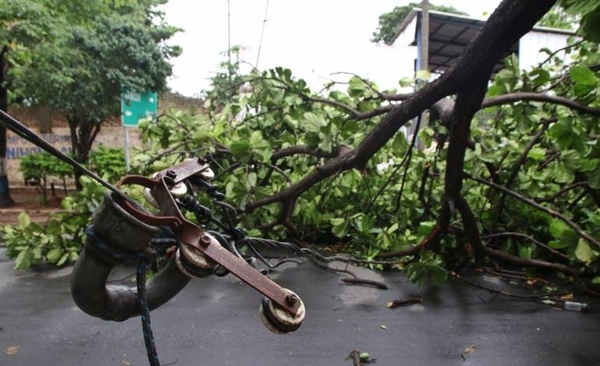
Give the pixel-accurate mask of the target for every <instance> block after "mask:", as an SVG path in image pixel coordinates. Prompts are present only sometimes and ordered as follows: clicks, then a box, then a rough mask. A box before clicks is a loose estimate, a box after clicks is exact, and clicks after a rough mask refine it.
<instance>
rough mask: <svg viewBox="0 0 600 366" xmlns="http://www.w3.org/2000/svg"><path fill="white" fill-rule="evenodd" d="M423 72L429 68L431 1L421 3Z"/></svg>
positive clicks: (426, 0) (425, 0)
mask: <svg viewBox="0 0 600 366" xmlns="http://www.w3.org/2000/svg"><path fill="white" fill-rule="evenodd" d="M421 10H422V13H421V57H420V58H421V65H419V66H420V69H421V70H428V68H429V0H423V1H422V3H421Z"/></svg>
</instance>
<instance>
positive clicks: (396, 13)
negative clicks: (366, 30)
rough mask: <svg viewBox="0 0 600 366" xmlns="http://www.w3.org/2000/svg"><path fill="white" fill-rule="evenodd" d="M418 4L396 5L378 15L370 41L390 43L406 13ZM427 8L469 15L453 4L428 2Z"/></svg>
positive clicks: (417, 6)
mask: <svg viewBox="0 0 600 366" xmlns="http://www.w3.org/2000/svg"><path fill="white" fill-rule="evenodd" d="M420 6H421V3H410V4H408V5H404V6H396V7H395V8H394V9H393V10H392V11H390V12H389V13H385V14H382V15H380V16H379V26H378V27H377V29H376V30H375V32H373V38H371V42H373V43H379V42H383V43H384V44H387V45H390V44H392V43H393V42H394V40H395V39H396V36H397V35H398V30H399V29H400V25H401V24H402V22H403V21H404V19H405V18H406V16H407V15H408V13H410V11H411V10H412V9H414V8H419V7H420ZM429 8H430V9H431V10H437V11H442V12H444V13H452V14H458V15H469V14H467V13H465V12H463V11H460V10H457V9H455V8H454V7H453V6H446V5H434V4H430V5H429Z"/></svg>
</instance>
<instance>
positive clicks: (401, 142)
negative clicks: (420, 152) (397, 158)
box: [392, 131, 408, 155]
mask: <svg viewBox="0 0 600 366" xmlns="http://www.w3.org/2000/svg"><path fill="white" fill-rule="evenodd" d="M392 149H393V150H394V153H395V154H396V155H402V154H404V153H405V152H406V150H408V141H406V136H404V133H402V131H398V132H397V133H396V136H395V137H394V140H393V141H392Z"/></svg>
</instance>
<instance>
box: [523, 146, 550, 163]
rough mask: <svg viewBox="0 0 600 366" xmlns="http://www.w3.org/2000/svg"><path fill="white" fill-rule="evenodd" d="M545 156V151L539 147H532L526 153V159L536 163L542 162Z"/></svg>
mask: <svg viewBox="0 0 600 366" xmlns="http://www.w3.org/2000/svg"><path fill="white" fill-rule="evenodd" d="M545 156H546V150H545V149H542V148H541V147H534V148H532V149H531V150H529V152H528V153H527V157H528V158H531V159H533V160H536V161H541V160H544V157H545Z"/></svg>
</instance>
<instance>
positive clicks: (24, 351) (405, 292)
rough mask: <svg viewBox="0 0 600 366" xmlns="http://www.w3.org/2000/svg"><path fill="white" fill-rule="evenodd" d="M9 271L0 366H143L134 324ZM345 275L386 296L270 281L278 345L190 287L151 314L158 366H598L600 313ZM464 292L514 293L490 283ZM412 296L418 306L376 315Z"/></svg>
mask: <svg viewBox="0 0 600 366" xmlns="http://www.w3.org/2000/svg"><path fill="white" fill-rule="evenodd" d="M12 266H13V263H12V262H11V261H9V260H7V259H6V257H5V255H4V250H3V249H0V365H3V366H33V365H44V366H54V365H111V366H112V365H114V366H123V365H139V366H142V365H148V361H147V357H146V350H145V347H144V340H143V337H142V333H141V324H140V319H139V318H132V319H129V320H127V321H125V322H120V323H119V322H106V321H103V320H100V319H97V318H93V317H91V316H88V315H86V314H85V313H83V312H82V311H80V310H79V309H78V308H77V307H76V306H75V304H74V302H73V300H72V298H71V294H70V289H69V280H70V278H69V277H70V274H71V268H63V269H60V270H53V269H37V270H35V271H33V270H32V271H20V272H15V271H13V269H12ZM122 270H123V271H125V269H122ZM352 270H353V271H355V272H356V273H357V274H358V275H359V276H360V277H363V278H368V279H371V280H377V281H383V282H385V283H386V284H387V285H388V287H389V289H388V290H379V289H375V288H370V287H364V286H349V285H345V284H343V283H342V282H341V281H340V278H342V277H343V276H345V275H344V274H339V273H332V272H328V271H324V270H322V269H320V268H318V267H316V266H315V265H314V264H312V263H310V262H307V263H305V264H304V265H302V266H296V265H291V264H290V265H285V267H284V268H283V269H281V270H279V271H278V272H277V273H275V274H274V275H273V277H272V278H273V279H274V280H275V281H276V282H278V283H279V284H280V285H282V286H283V287H286V288H289V289H291V290H292V291H294V292H296V293H297V294H298V295H299V296H300V297H301V298H302V300H303V301H304V304H305V306H306V318H305V321H304V323H303V325H302V326H301V328H300V329H299V330H297V331H296V332H294V333H291V334H287V335H277V334H273V333H271V332H269V331H268V330H267V329H266V328H265V327H264V326H263V325H262V323H261V321H260V318H259V315H258V307H259V303H260V299H261V296H260V295H259V294H258V293H256V292H255V291H254V290H252V289H251V288H249V287H248V286H246V285H244V284H242V283H241V282H240V281H239V280H237V279H236V278H235V277H233V276H227V277H224V278H217V277H214V276H213V277H209V278H205V279H195V280H193V281H192V282H191V283H190V284H188V285H187V286H186V287H185V288H184V289H183V290H182V291H181V292H180V293H179V294H178V295H177V296H175V298H173V299H172V300H171V301H169V302H168V303H167V304H165V305H163V306H162V307H160V308H158V309H156V310H154V311H153V312H152V313H151V316H152V326H153V330H154V335H155V341H156V347H157V350H158V355H159V358H160V360H161V364H162V365H163V366H166V365H184V366H187V365H195V366H217V365H248V366H253V365H260V366H272V365H273V366H274V365H317V366H321V365H323V366H325V365H349V366H352V365H353V362H352V360H350V359H347V357H348V355H349V354H350V352H351V351H352V350H354V349H359V350H360V351H363V352H368V353H369V354H370V355H371V357H372V358H376V359H377V362H376V365H382V366H386V365H402V366H423V365H461V366H468V365H485V366H495V365H498V366H500V365H502V366H506V365H513V366H516V365H523V366H537V365H540V366H541V365H544V366H548V365H550V366H554V365H556V366H559V365H560V366H579V365H581V366H594V365H600V312H598V307H600V304H593V303H592V305H593V306H595V308H593V309H592V311H591V312H589V313H580V312H572V311H564V310H560V309H556V308H553V307H550V306H546V305H541V304H539V303H534V302H528V301H523V300H518V299H514V298H507V297H503V296H498V295H495V294H492V293H490V292H488V291H484V290H480V289H477V288H474V287H472V286H467V285H464V284H461V283H458V282H457V281H449V283H448V284H447V285H445V286H442V287H431V288H428V289H426V290H420V289H419V288H418V287H416V286H415V285H413V284H410V283H408V282H407V280H406V279H405V278H404V276H402V275H401V274H398V273H394V274H382V273H378V272H373V271H369V270H365V269H359V268H352ZM124 273H125V272H123V273H116V274H115V276H121V275H123V274H124ZM476 280H477V281H479V282H480V283H482V284H484V285H486V286H491V287H497V288H503V289H506V290H509V291H515V292H516V291H518V290H519V289H517V288H513V287H515V286H513V285H510V284H507V283H505V282H503V281H501V280H499V279H497V278H495V277H490V276H479V277H477V278H476ZM414 296H422V298H423V303H422V304H413V305H409V306H406V307H399V308H396V309H388V308H387V307H386V304H387V303H388V302H389V301H392V300H399V299H406V298H410V297H414ZM467 349H469V350H471V351H472V352H470V353H468V352H467V353H468V354H464V355H463V353H464V352H465V351H466V350H467ZM463 356H464V357H463Z"/></svg>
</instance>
